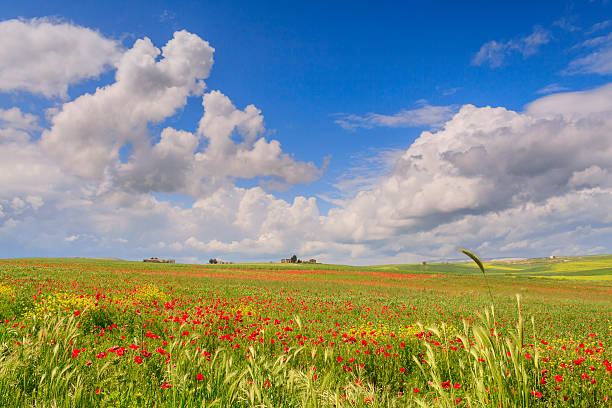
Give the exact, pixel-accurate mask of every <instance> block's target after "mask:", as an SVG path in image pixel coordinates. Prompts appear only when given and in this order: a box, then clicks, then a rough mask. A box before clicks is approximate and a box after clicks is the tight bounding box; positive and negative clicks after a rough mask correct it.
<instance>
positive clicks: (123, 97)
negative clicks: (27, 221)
mask: <svg viewBox="0 0 612 408" xmlns="http://www.w3.org/2000/svg"><path fill="white" fill-rule="evenodd" d="M213 51H214V49H213V48H212V47H210V45H209V44H208V43H207V42H206V41H203V40H202V39H200V37H198V36H197V35H194V34H190V33H188V32H186V31H178V32H176V33H175V34H174V38H173V39H172V40H170V41H169V42H168V43H167V44H166V45H165V46H164V47H163V48H162V50H161V51H160V50H159V49H157V48H155V46H154V45H153V43H151V41H150V40H149V39H148V38H145V39H142V40H137V41H136V43H135V44H134V46H133V47H132V48H131V49H130V50H128V51H126V52H125V53H124V54H123V56H122V57H121V60H120V61H119V62H118V64H117V73H116V82H114V83H112V84H110V85H108V86H105V87H103V88H98V89H97V90H96V92H95V93H94V94H85V95H82V96H80V97H78V98H77V99H75V100H74V101H71V102H68V103H66V104H64V105H63V106H62V109H61V111H60V112H59V113H58V114H57V115H55V116H53V118H52V120H51V122H52V127H51V129H49V130H46V131H44V132H43V134H42V146H43V148H44V149H45V150H46V151H48V152H49V153H51V154H53V155H54V156H55V157H56V158H58V159H59V160H60V162H61V163H62V165H63V166H64V167H65V168H66V169H68V170H69V171H70V172H72V173H74V174H76V175H78V176H81V177H84V178H88V179H93V180H98V181H99V180H101V179H102V178H103V177H104V176H105V174H106V173H107V172H108V171H110V170H111V167H112V166H115V165H116V164H117V162H118V158H119V154H118V152H119V149H120V148H121V147H122V146H123V145H124V144H125V143H126V142H131V143H132V144H133V146H134V151H135V154H138V152H139V150H142V149H148V148H149V147H150V142H149V140H148V139H147V124H149V123H153V122H158V121H161V120H163V119H165V118H167V117H169V116H172V115H174V114H175V113H176V111H177V110H178V109H179V108H181V107H183V106H184V105H185V103H186V102H187V97H188V96H190V95H200V94H201V93H202V91H203V90H204V83H203V82H202V79H204V78H207V77H208V74H209V72H210V69H211V67H212V63H213V58H212V54H213ZM160 54H161V55H162V58H161V59H160V60H157V57H158V56H159V55H160Z"/></svg>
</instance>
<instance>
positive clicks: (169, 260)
mask: <svg viewBox="0 0 612 408" xmlns="http://www.w3.org/2000/svg"><path fill="white" fill-rule="evenodd" d="M142 262H154V263H175V262H176V261H175V260H174V259H159V258H157V257H153V258H147V259H143V260H142Z"/></svg>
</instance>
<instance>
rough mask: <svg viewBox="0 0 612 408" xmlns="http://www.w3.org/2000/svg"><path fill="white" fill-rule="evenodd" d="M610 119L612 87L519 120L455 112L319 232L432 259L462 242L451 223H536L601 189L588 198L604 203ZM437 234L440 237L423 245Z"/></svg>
mask: <svg viewBox="0 0 612 408" xmlns="http://www.w3.org/2000/svg"><path fill="white" fill-rule="evenodd" d="M611 118H612V85H608V86H605V87H602V88H599V89H596V90H593V91H589V92H574V93H565V94H557V95H551V96H548V97H545V98H542V99H539V100H537V101H535V102H534V103H532V104H530V105H529V106H528V107H527V108H526V110H525V112H523V113H518V112H513V111H509V110H507V109H504V108H489V107H486V108H477V107H474V106H471V105H466V106H463V107H462V108H461V110H460V111H459V113H458V114H457V115H455V117H454V118H453V119H452V120H451V121H449V122H447V123H446V124H445V125H444V129H443V130H441V131H438V132H436V133H430V132H423V133H422V134H421V136H420V137H419V138H418V139H417V140H416V141H415V142H414V143H413V145H412V146H411V147H410V148H409V149H408V150H407V151H406V152H405V153H404V155H403V156H402V157H401V158H400V159H399V160H398V161H397V162H396V164H395V166H394V169H393V172H392V173H391V174H390V175H389V176H388V177H386V178H383V179H381V180H380V181H378V182H377V183H376V184H375V185H373V186H371V187H370V188H369V189H368V190H366V191H362V192H360V193H359V194H358V195H357V196H356V197H355V198H354V199H351V200H346V201H345V203H344V207H343V208H337V209H332V210H330V212H329V214H328V216H327V218H326V219H325V222H324V229H325V231H326V232H327V233H329V234H330V235H329V236H330V238H331V240H332V241H340V242H351V243H363V242H372V244H371V245H373V246H374V245H381V248H384V247H385V245H388V243H387V240H389V241H394V242H401V241H402V239H401V238H398V237H400V236H402V235H403V234H406V238H405V240H406V242H407V244H406V247H412V248H414V246H415V245H416V246H421V247H423V246H426V245H432V246H435V245H439V247H440V249H438V252H439V251H440V250H441V249H443V248H444V245H441V242H442V241H447V242H453V243H454V245H453V246H452V248H455V247H456V246H459V245H461V243H462V242H464V239H463V238H462V235H460V234H459V233H457V232H455V231H461V233H464V232H465V230H466V228H461V229H459V228H458V227H457V223H465V221H466V220H468V219H473V218H474V217H478V219H481V220H483V221H481V222H480V223H481V224H482V225H483V227H484V226H485V222H484V221H486V220H489V221H491V222H492V223H493V222H494V221H495V219H496V218H497V217H499V216H500V214H506V213H507V214H511V213H521V212H524V211H526V210H533V211H536V210H537V211H540V212H541V213H542V214H544V213H545V211H541V208H550V206H551V204H550V203H555V205H556V207H555V208H563V203H564V200H566V199H570V198H572V199H573V200H574V201H576V200H577V199H578V198H579V199H580V200H582V201H587V202H588V201H589V199H590V197H592V195H584V194H582V193H581V191H582V190H583V189H585V188H595V187H596V188H600V189H601V190H599V192H598V193H597V197H601V196H608V195H609V194H610V191H608V190H605V188H607V186H608V184H607V182H605V183H604V180H606V178H605V177H604V176H605V174H606V173H605V172H608V171H610V170H612V165H611V164H610V163H612V141H611V140H610V137H609V134H610V132H611V131H612V119H611ZM593 194H594V193H593ZM547 203H548V204H547ZM587 207H589V206H587ZM520 209H523V210H520ZM565 211H570V210H569V209H567V210H564V213H563V216H564V217H565V216H569V214H568V213H566V212H565ZM584 218H588V213H586V214H584ZM560 219H562V217H559V218H555V220H554V221H555V223H554V224H552V226H554V228H560V229H563V225H562V224H561V221H560ZM591 219H592V220H593V221H594V220H599V218H597V217H592V218H591ZM449 225H453V227H452V228H446V227H447V226H449ZM519 226H520V227H521V228H523V229H527V230H530V231H531V233H532V234H533V235H537V232H536V231H537V230H536V231H534V230H532V229H531V228H533V226H535V224H525V223H522V222H520V221H519ZM549 228H552V227H551V226H549ZM437 230H443V231H444V232H445V233H447V235H446V237H445V238H443V237H441V236H433V237H432V233H433V232H434V231H437ZM489 233H490V234H499V233H502V234H503V230H502V231H494V230H490V232H489ZM414 234H423V236H425V237H429V238H430V239H431V240H430V241H429V244H426V245H424V244H423V243H422V242H427V240H425V241H422V240H421V238H418V240H417V239H415V238H412V239H411V238H410V236H413V237H414V236H415V235H414ZM416 236H418V235H416ZM465 237H466V238H465V241H469V235H467V236H465ZM493 237H494V236H493ZM482 238H483V241H484V240H486V239H487V237H486V236H485V237H482ZM488 238H492V237H488ZM540 239H543V238H542V237H540ZM374 242H377V244H374ZM408 243H410V244H411V245H409V244H408Z"/></svg>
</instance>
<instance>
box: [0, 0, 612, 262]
mask: <svg viewBox="0 0 612 408" xmlns="http://www.w3.org/2000/svg"><path fill="white" fill-rule="evenodd" d="M611 20H612V6H611V5H610V4H609V2H606V1H575V2H536V3H534V2H529V3H527V2H512V3H509V4H506V5H500V4H490V3H489V2H472V3H467V4H458V3H456V2H430V3H429V4H427V5H423V4H417V3H414V4H409V3H399V2H397V3H396V2H381V4H376V5H375V6H372V4H371V3H369V2H368V3H366V2H364V3H359V2H354V1H353V2H308V3H303V4H292V3H287V2H266V3H265V4H258V3H256V2H195V1H193V2H183V3H177V2H159V1H157V2H129V3H125V2H104V3H103V4H102V3H99V2H49V1H46V2H28V4H25V3H23V2H5V3H3V4H2V6H0V31H2V30H5V31H2V32H3V33H5V35H3V36H2V37H1V39H0V44H1V45H3V47H2V48H4V49H5V51H4V54H3V55H2V56H1V58H0V109H2V110H1V111H0V113H1V114H2V117H0V119H1V121H0V132H3V134H4V136H3V138H0V155H2V154H3V155H4V157H7V158H9V157H10V158H11V160H12V162H11V163H14V164H13V165H12V166H11V165H9V163H8V161H5V164H4V165H2V164H0V166H4V169H1V168H0V170H2V172H3V173H4V174H5V176H4V179H1V178H0V181H2V182H3V184H4V185H5V186H8V187H7V188H5V191H4V192H3V193H0V205H1V207H0V208H1V211H0V215H1V217H0V225H1V226H0V242H2V243H3V245H2V247H3V249H2V250H0V256H5V257H14V256H38V255H44V256H69V255H74V256H80V255H82V256H120V257H124V258H129V259H137V258H139V257H141V256H145V255H158V256H171V257H175V258H177V259H179V260H184V261H192V262H197V261H202V260H206V259H208V258H209V257H211V256H216V257H220V258H227V259H231V260H263V261H267V260H271V259H276V258H278V257H279V256H283V257H284V256H285V255H287V254H288V253H289V252H298V253H299V255H300V256H303V257H319V258H320V259H322V260H325V261H329V262H346V263H379V262H405V261H417V260H420V259H448V258H452V257H455V256H456V248H458V247H463V246H467V247H470V248H474V249H476V250H478V251H480V252H481V255H482V256H485V257H496V256H499V257H505V256H544V255H548V254H549V253H552V252H558V253H563V254H570V253H571V254H573V253H600V252H610V251H611V250H612V248H611V247H612V239H611V238H612V237H611V236H610V234H609V233H608V228H611V227H612V226H610V225H609V224H608V221H607V220H605V219H602V216H600V215H598V214H599V213H598V212H597V211H595V210H593V211H587V209H589V208H591V206H593V208H596V209H599V208H600V207H601V203H602V202H604V201H605V199H604V198H605V194H607V191H608V190H607V189H608V188H609V187H608V186H607V184H606V182H605V181H603V180H604V179H605V178H606V177H605V176H606V175H607V171H608V168H607V167H606V166H608V165H607V164H606V163H607V162H606V160H607V156H602V157H593V156H598V155H597V154H595V155H594V154H592V153H594V151H595V149H597V152H598V153H601V152H606V151H607V149H608V148H609V147H610V146H609V145H608V143H609V144H612V141H611V140H610V137H609V136H608V135H609V133H606V131H607V130H606V129H607V128H605V126H604V125H605V124H607V123H608V122H607V121H606V119H605V117H606V115H605V113H606V112H607V111H606V109H607V105H606V101H607V100H608V99H609V96H610V94H609V92H610V91H609V89H608V88H607V87H606V85H607V84H608V83H609V82H610V79H611V77H612V51H611V50H612V35H611V34H610V33H611V32H612V22H611ZM177 32H179V33H181V32H182V33H185V35H179V36H178V37H177V36H176V34H175V33H177ZM6 33H9V34H10V35H8V34H6ZM187 34H188V35H187ZM24 38H26V39H28V40H23V39H24ZM144 38H148V39H150V47H157V48H158V49H162V47H164V45H166V44H170V43H169V42H170V41H174V43H173V44H175V45H176V46H177V48H179V49H180V52H179V54H180V55H179V54H176V53H175V54H174V57H173V58H174V60H176V61H183V62H180V63H181V64H184V63H185V61H196V60H197V59H198V58H199V59H202V60H203V59H205V58H208V57H210V58H211V60H210V61H209V62H207V63H202V66H200V67H196V68H193V70H192V71H190V72H180V71H179V70H175V71H172V72H170V71H164V70H163V69H161V65H163V64H161V65H159V70H155V69H153V68H151V70H150V71H146V72H145V71H142V72H140V73H138V76H137V77H135V78H132V79H131V80H132V83H129V81H123V83H122V84H123V85H120V84H119V82H120V81H119V80H118V78H119V77H120V76H121V75H120V74H119V73H120V72H125V73H129V72H133V71H134V70H135V69H137V68H134V67H137V66H138V63H137V61H136V59H137V58H136V57H134V58H132V59H131V60H129V61H128V58H126V55H129V54H130V51H132V52H133V54H134V55H136V54H137V55H138V58H144V57H143V55H148V54H147V53H150V52H152V51H150V50H151V49H153V48H147V47H145V46H142V48H138V47H139V46H137V44H141V45H142V42H140V43H138V40H142V39H144ZM173 38H174V40H173ZM45 39H47V40H45ZM79 39H80V40H79ZM204 42H208V44H207V45H206V46H204V45H203V44H204ZM2 43H3V44H2ZM181 44H189V46H187V45H185V46H183V45H181ZM190 47H191V48H190ZM206 47H208V48H206ZM137 48H138V49H139V51H138V52H136V51H135V50H136V49H137ZM196 48H197V49H196ZM213 48H214V51H213ZM58 55H62V56H63V57H62V58H58V57H57V56H58ZM165 57H166V55H165V54H164V55H163V56H157V57H154V60H151V61H149V62H152V61H153V62H154V63H159V62H160V61H162V60H163V59H164V58H165ZM166 59H167V60H168V61H170V60H171V59H172V58H171V57H170V56H168V57H167V58H166ZM213 60H214V62H213ZM67 61H69V62H67ZM122 61H123V62H122ZM142 61H144V60H142ZM24 62H27V64H26V65H27V67H26V68H24V65H23V64H24ZM54 64H55V65H54ZM153 71H155V73H153ZM158 71H159V72H158ZM162 71H163V72H162ZM134 72H136V71H134ZM147 72H148V73H149V74H151V78H150V81H158V82H157V83H155V84H151V83H150V82H145V80H144V79H143V78H144V76H145V74H146V73H147ZM126 75H127V74H126ZM200 80H203V81H204V82H205V83H206V89H205V90H204V89H202V88H198V86H196V85H195V84H196V81H200ZM164 81H168V82H172V81H178V82H177V83H179V82H180V84H181V85H180V86H178V88H181V87H182V88H181V89H180V90H179V91H180V95H181V96H180V97H178V99H173V97H172V96H171V95H170V93H171V91H170V87H168V88H164V86H165V85H164V84H165V83H164ZM185 81H188V82H189V81H191V82H189V83H187V82H185ZM192 82H193V83H192ZM175 85H176V84H175ZM175 85H173V86H175ZM148 86H150V89H149V90H150V91H151V93H150V94H149V95H148V96H143V98H142V99H138V98H136V97H135V96H134V95H130V94H129V93H128V92H132V93H133V89H135V88H134V87H140V88H141V89H148V88H147V87H148ZM160 86H161V88H159V87H160ZM158 88H159V89H158ZM162 88H163V90H162ZM178 88H175V90H176V89H178ZM102 89H107V90H108V92H107V93H108V94H112V95H111V96H109V95H106V96H104V95H102V94H103V93H104V92H102V91H100V90H102ZM113 89H114V90H113ZM97 90H99V91H98V92H97ZM129 90H131V91H129ZM213 91H219V92H217V93H216V92H213ZM581 91H587V92H586V93H576V92H581ZM156 92H157V93H156ZM159 92H165V93H164V95H165V96H166V97H167V99H164V98H160V101H159V103H158V104H156V105H155V104H151V103H150V102H151V101H150V100H147V98H150V97H152V95H157V96H159V95H161V94H160V93H159ZM172 92H174V91H172ZM86 94H90V95H93V96H92V97H91V98H89V97H83V95H86ZM206 95H209V97H208V99H206ZM547 95H552V96H547ZM203 97H204V100H208V106H205V107H204V109H203V106H202V101H203ZM105 98H106V99H105ZM577 101H580V102H577ZM602 101H603V102H602ZM576 103H580V104H582V105H583V106H588V107H589V108H588V109H587V110H586V111H585V110H584V109H583V110H581V109H578V108H577V107H576ZM122 104H124V105H122ZM147 104H149V105H150V106H148V105H147ZM227 104H229V105H227ZM141 105H142V107H143V109H144V108H145V107H146V109H151V110H156V109H158V110H159V112H156V113H151V114H150V115H147V114H142V115H141V117H138V118H135V115H132V114H128V113H129V112H131V110H134V111H137V110H138V107H139V106H141ZM162 105H163V106H162ZM250 105H253V109H254V110H249V109H250V108H247V107H248V106H250ZM228 106H231V107H232V109H233V113H231V114H230V113H227V115H228V116H223V115H225V114H223V115H221V116H222V117H219V116H214V114H213V113H214V112H215V111H216V110H215V109H217V110H218V112H221V111H223V112H229V111H227V110H226V111H224V110H223V109H230V108H229V107H228ZM94 107H95V108H94ZM488 107H491V108H488ZM15 108H16V109H18V111H15V110H14V109H15ZM96 109H97V111H96ZM114 109H118V111H115V110H114ZM219 109H220V110H219ZM578 111H579V112H578ZM117 112H121V113H125V114H126V116H125V117H123V116H122V117H123V119H122V121H123V122H122V124H121V125H120V124H113V123H112V122H113V120H115V119H116V118H117V117H118V116H121V115H120V114H119V115H118V114H117ZM126 112H127V113H126ZM205 112H207V113H209V115H208V116H209V117H206V123H207V125H206V126H208V127H205V126H203V125H202V123H201V122H200V119H202V117H203V114H205ZM28 114H29V115H34V116H35V118H34V119H32V118H33V117H31V116H27V115H28ZM232 115H233V116H232ZM455 115H456V116H455ZM512 115H516V117H514V116H512ZM576 115H579V116H580V118H581V119H582V122H580V121H578V120H577V119H576V117H577V116H576ZM136 116H137V115H136ZM602 117H603V118H604V119H602ZM28 118H29V119H28ZM131 120H134V122H130V121H131ZM228 121H229V122H231V123H232V126H234V127H233V128H232V129H230V130H229V133H228V134H225V133H224V130H220V129H221V127H223V126H227V125H228V123H229V122H228ZM597 121H599V122H601V121H603V122H605V124H604V125H601V123H599V122H597ZM518 122H521V124H517V123H518ZM587 122H588V123H596V122H597V123H599V125H595V124H593V125H592V127H591V128H584V126H585V125H584V123H587ZM115 125H116V126H115ZM545 125H546V126H545ZM601 126H603V128H602V127H601ZM542 127H543V128H542ZM90 129H91V132H90ZM164 129H171V130H172V131H170V130H168V131H166V132H167V133H166V134H167V136H166V139H165V142H164V143H161V141H163V140H162V139H163V134H164ZM179 131H184V133H180V132H179ZM15 132H21V133H19V136H15V135H16V134H17V133H15ZM423 132H425V133H423ZM22 133H23V134H22ZM24 134H25V136H24ZM577 135H579V136H577ZM228 138H229V139H228ZM580 138H583V140H582V143H581V145H580V146H581V147H580V149H582V150H583V151H582V152H580V151H576V149H577V147H575V146H574V147H571V149H570V146H573V143H574V142H578V141H580ZM259 139H262V142H261V145H260V147H261V150H256V149H255V144H256V140H259ZM213 140H217V141H218V143H220V144H223V146H225V147H223V148H221V147H220V149H222V150H223V149H225V150H223V152H224V153H223V155H227V156H223V157H225V159H224V160H225V161H223V160H216V159H215V158H219V157H221V156H219V154H221V153H218V152H217V151H213V149H212V148H210V149H209V150H208V151H207V148H208V147H210V146H212V145H214V143H215V142H213ZM227 140H231V141H233V142H234V143H233V144H232V145H231V146H230V145H229V144H227V143H229V142H227ZM415 140H417V142H416V143H415ZM274 141H275V142H274ZM513 141H514V142H513ZM226 142H227V143H226ZM277 142H278V143H279V145H276V144H275V143H277ZM413 143H414V144H413ZM156 145H158V146H157V148H155V146H156ZM124 146H129V148H126V147H124ZM172 146H174V147H172ZM176 146H179V147H178V148H177V147H176ZM276 146H280V149H281V150H274V149H276ZM94 147H95V148H94ZM1 149H4V150H5V151H4V152H2V150H1ZM177 149H178V150H177ZM228 149H229V150H228ZM219 151H221V150H219ZM230 151H231V152H230ZM15 152H20V153H19V154H20V155H23V156H19V155H18V154H16V153H15ZM126 152H127V153H126ZM215 152H216V153H215ZM232 152H233V153H232ZM257 152H259V153H257ZM483 152H484V153H483ZM589 153H591V154H589ZM198 154H201V155H200V156H198ZM429 154H431V155H432V156H429ZM599 155H601V154H599ZM247 156H248V157H249V158H248V159H245V157H247ZM264 156H265V157H264ZM589 156H590V157H591V158H590V159H589V158H588V157H589ZM198 157H199V158H198ZM505 158H510V159H509V160H510V161H509V162H508V163H506V164H503V165H502V164H500V163H505V161H504V160H505ZM162 159H163V160H162ZM7 160H8V159H7ZM156 160H157V162H156ZM418 160H425V162H423V163H421V164H418V163H417V161H418ZM522 160H526V161H527V164H523V165H517V163H521V161H522ZM563 160H564V161H563ZM41 161H42V162H41ZM43 162H44V163H43ZM534 162H538V163H539V162H541V163H543V164H542V165H537V166H536V165H533V163H534ZM17 163H20V164H21V165H23V166H24V169H25V168H28V167H29V169H30V170H31V173H28V170H16V167H15V165H16V164H17ZM152 163H154V164H152ZM224 163H225V164H227V166H225V164H224ZM224 166H225V167H224ZM487 166H488V167H487ZM504 166H505V167H504ZM516 166H518V167H520V168H521V169H525V171H524V172H521V171H519V170H517V168H516ZM17 167H19V166H17ZM90 167H91V168H90ZM532 167H533V168H532ZM24 171H25V173H24ZM51 175H53V177H51ZM60 193H61V194H60ZM491 197H495V198H491ZM75 203H80V204H75ZM84 203H87V204H84ZM568 203H573V204H572V205H580V206H581V208H584V209H585V213H584V214H583V215H582V216H580V217H578V216H577V215H576V213H575V212H574V211H569V210H568V209H567V206H568V205H569V204H568ZM564 208H565V210H563V209H564ZM564 211H569V212H568V213H565V212H564ZM602 214H603V213H602ZM604 218H605V217H604ZM506 219H507V221H503V220H506ZM137 220H138V221H137ZM510 220H512V221H510ZM183 222H184V223H185V224H184V225H182V223H183ZM536 224H537V225H538V227H537V228H536ZM482 231H484V232H482ZM287 256H288V255H287Z"/></svg>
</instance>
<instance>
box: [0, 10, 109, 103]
mask: <svg viewBox="0 0 612 408" xmlns="http://www.w3.org/2000/svg"><path fill="white" fill-rule="evenodd" d="M0 38H2V47H0V90H2V91H15V90H20V91H27V92H32V93H37V94H42V95H44V96H46V97H53V96H60V97H63V98H65V97H66V96H67V92H68V87H69V86H70V85H72V84H75V83H78V82H80V81H82V80H84V79H87V78H94V77H97V76H99V75H100V74H101V73H102V72H104V71H105V70H107V69H108V68H109V67H110V66H112V65H113V64H115V62H117V60H118V59H119V57H120V54H121V46H120V44H119V43H118V42H117V41H114V40H111V39H108V38H106V37H104V36H102V35H101V34H100V33H98V32H96V31H94V30H91V29H89V28H85V27H81V26H77V25H74V24H71V23H59V22H54V21H51V20H49V19H32V20H5V21H2V22H0Z"/></svg>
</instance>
